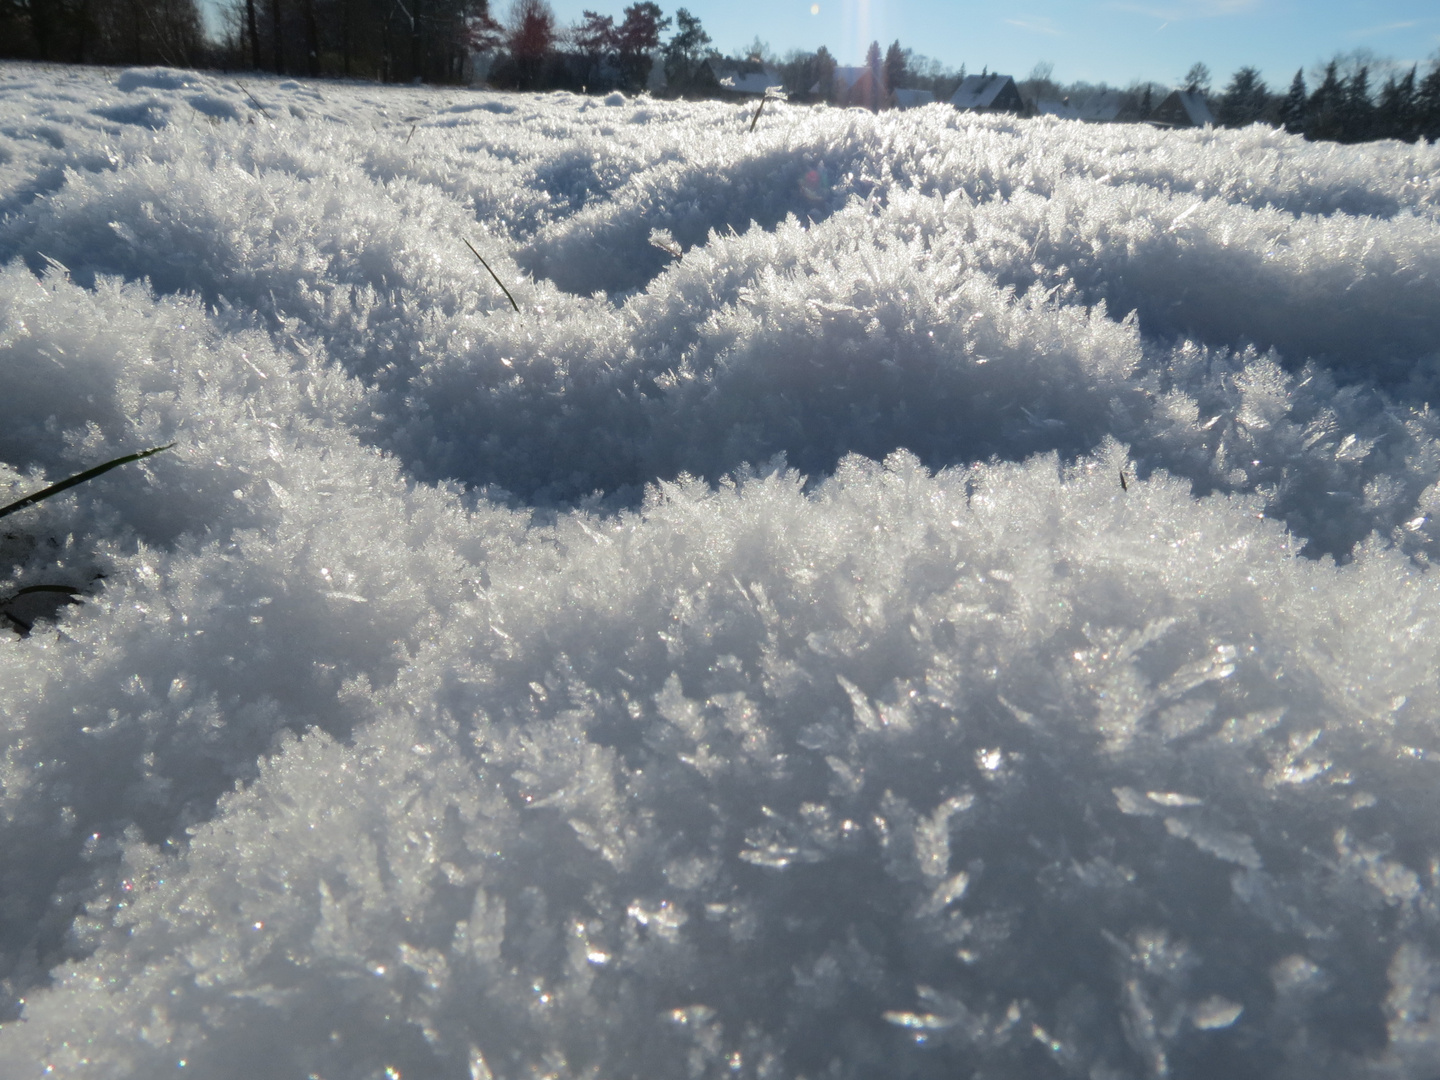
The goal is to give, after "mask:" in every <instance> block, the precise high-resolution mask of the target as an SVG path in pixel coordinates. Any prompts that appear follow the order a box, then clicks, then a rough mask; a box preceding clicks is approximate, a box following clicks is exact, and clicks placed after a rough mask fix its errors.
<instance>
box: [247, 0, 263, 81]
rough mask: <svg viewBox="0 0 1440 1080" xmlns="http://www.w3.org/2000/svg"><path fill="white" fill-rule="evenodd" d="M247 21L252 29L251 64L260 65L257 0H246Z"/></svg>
mask: <svg viewBox="0 0 1440 1080" xmlns="http://www.w3.org/2000/svg"><path fill="white" fill-rule="evenodd" d="M245 22H246V26H247V27H248V28H249V30H250V66H251V67H252V68H256V69H257V70H258V69H259V67H260V30H259V28H258V27H257V26H256V25H255V0H245Z"/></svg>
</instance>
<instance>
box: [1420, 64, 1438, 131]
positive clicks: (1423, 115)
mask: <svg viewBox="0 0 1440 1080" xmlns="http://www.w3.org/2000/svg"><path fill="white" fill-rule="evenodd" d="M1415 122H1416V127H1417V128H1418V129H1419V134H1420V136H1421V138H1425V139H1429V140H1431V141H1432V142H1433V141H1435V140H1436V139H1440V60H1437V61H1436V62H1435V66H1434V67H1433V68H1431V69H1430V73H1429V74H1428V75H1426V76H1425V78H1424V80H1422V81H1421V83H1420V88H1419V89H1418V90H1416V91H1415Z"/></svg>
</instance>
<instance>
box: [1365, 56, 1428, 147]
mask: <svg viewBox="0 0 1440 1080" xmlns="http://www.w3.org/2000/svg"><path fill="white" fill-rule="evenodd" d="M1375 113H1376V116H1375V120H1376V123H1375V134H1376V135H1378V136H1379V137H1380V138H1382V139H1402V140H1404V141H1405V142H1414V141H1415V138H1416V136H1417V135H1418V134H1419V132H1418V130H1417V125H1416V122H1415V120H1416V118H1415V68H1413V67H1412V68H1411V69H1410V70H1409V71H1407V72H1406V73H1405V74H1404V75H1403V76H1402V77H1401V78H1399V79H1397V78H1395V76H1393V75H1392V76H1390V78H1388V79H1386V80H1385V86H1384V87H1383V88H1382V89H1381V91H1380V102H1379V104H1378V105H1377V106H1376V108H1375Z"/></svg>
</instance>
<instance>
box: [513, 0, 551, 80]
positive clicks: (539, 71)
mask: <svg viewBox="0 0 1440 1080" xmlns="http://www.w3.org/2000/svg"><path fill="white" fill-rule="evenodd" d="M506 44H507V45H509V47H510V57H511V59H512V60H514V61H515V70H516V74H517V76H518V78H519V82H520V85H521V86H522V87H524V88H525V89H527V90H533V89H534V88H535V87H536V86H538V85H539V83H540V79H541V77H542V76H543V75H544V72H545V64H546V61H547V60H549V58H550V55H551V53H553V52H554V51H555V12H554V10H553V9H552V8H551V7H550V4H549V3H548V0H515V3H514V4H512V5H511V7H510V26H509V38H508V40H507V42H506Z"/></svg>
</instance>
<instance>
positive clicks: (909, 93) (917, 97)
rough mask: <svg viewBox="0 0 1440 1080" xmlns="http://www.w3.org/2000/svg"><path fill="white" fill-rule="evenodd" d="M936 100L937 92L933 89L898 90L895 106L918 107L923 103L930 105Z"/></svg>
mask: <svg viewBox="0 0 1440 1080" xmlns="http://www.w3.org/2000/svg"><path fill="white" fill-rule="evenodd" d="M934 101H935V93H934V91H931V90H896V91H895V107H896V108H897V109H918V108H919V107H920V106H921V105H930V104H932V103H933V102H934Z"/></svg>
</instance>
